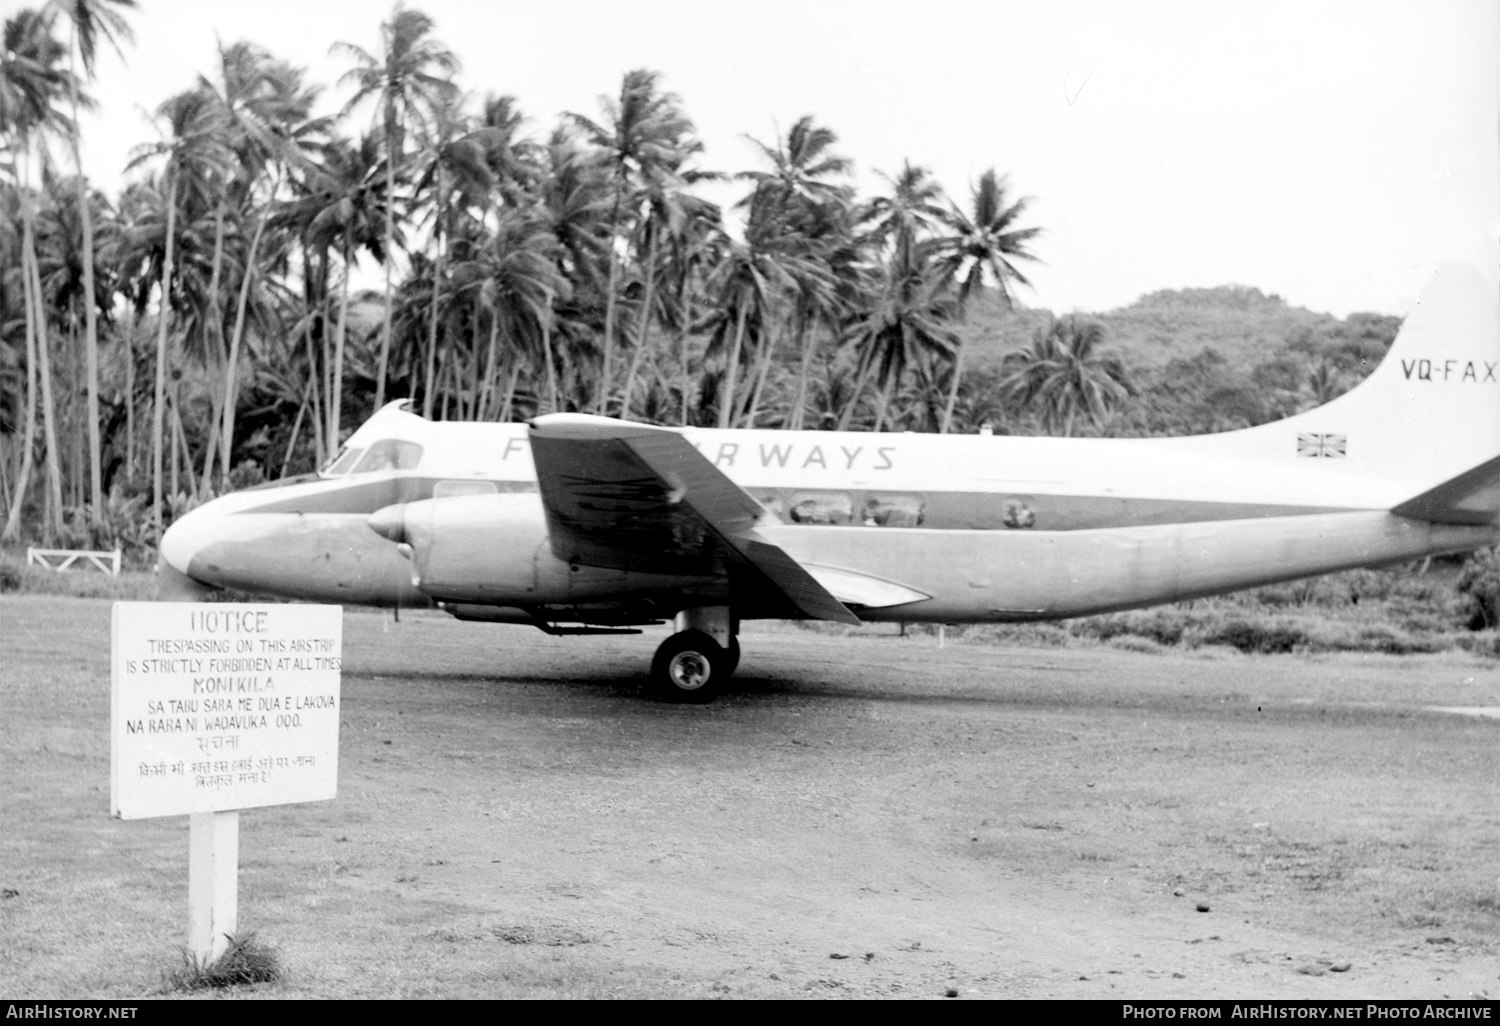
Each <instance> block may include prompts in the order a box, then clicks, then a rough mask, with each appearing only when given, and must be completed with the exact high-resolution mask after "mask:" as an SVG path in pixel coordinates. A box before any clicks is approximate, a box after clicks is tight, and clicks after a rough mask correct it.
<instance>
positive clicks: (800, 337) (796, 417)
mask: <svg viewBox="0 0 1500 1026" xmlns="http://www.w3.org/2000/svg"><path fill="white" fill-rule="evenodd" d="M810 327H811V325H809V324H808V318H807V317H806V316H805V315H799V316H798V319H797V351H798V352H799V353H801V356H802V358H801V360H800V361H799V362H798V365H797V398H795V399H794V400H792V417H791V425H790V426H791V429H792V430H793V431H801V430H802V421H803V420H804V417H805V411H806V407H807V379H808V376H809V375H810V374H811V373H812V357H813V352H814V350H815V348H816V343H814V345H808V344H807V336H808V334H809V328H810Z"/></svg>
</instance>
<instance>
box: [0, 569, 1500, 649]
mask: <svg viewBox="0 0 1500 1026" xmlns="http://www.w3.org/2000/svg"><path fill="white" fill-rule="evenodd" d="M1420 565H1421V564H1414V565H1413V566H1412V567H1406V568H1397V569H1388V570H1351V571H1347V572H1345V573H1341V574H1330V575H1327V576H1324V577H1315V578H1308V579H1306V580H1301V581H1293V582H1291V583H1288V584H1279V585H1274V586H1271V587H1266V588H1255V589H1250V590H1247V591H1243V592H1237V593H1235V594H1232V595H1225V596H1220V597H1217V598H1211V599H1199V600H1196V601H1192V602H1179V603H1175V604H1172V605H1165V606H1156V607H1154V608H1151V609H1141V610H1130V611H1128V612H1123V613H1110V614H1106V615H1103V616H1087V617H1079V618H1077V619H1074V620H1067V621H1061V622H1040V623H1025V624H967V625H959V626H956V627H950V628H948V629H947V630H946V634H947V636H948V637H950V638H952V639H953V640H955V641H961V642H964V643H968V644H987V645H1000V646H1012V647H1014V646H1022V647H1036V648H1064V647H1076V646H1088V645H1095V644H1107V645H1110V646H1112V647H1114V648H1118V649H1123V650H1126V651H1133V652H1155V651H1163V650H1169V649H1195V648H1202V647H1212V646H1223V647H1227V648H1234V649H1238V650H1239V651H1241V652H1246V653H1255V654H1261V655H1275V654H1284V653H1292V652H1300V653H1311V654H1317V653H1328V652H1378V653H1383V654H1386V655H1411V654H1415V653H1425V652H1446V651H1463V652H1469V653H1472V654H1474V655H1479V656H1495V657H1500V632H1497V631H1494V630H1481V631H1473V630H1468V629H1467V628H1466V627H1465V626H1464V623H1465V620H1466V619H1467V617H1468V615H1469V613H1468V610H1467V607H1466V605H1465V603H1464V601H1463V599H1462V597H1461V596H1460V595H1459V594H1458V592H1457V591H1456V590H1455V588H1454V580H1455V578H1456V576H1457V569H1456V568H1455V567H1451V566H1448V567H1443V568H1440V569H1438V570H1436V571H1434V572H1431V573H1426V572H1421V571H1420V570H1418V569H1416V567H1419V566H1420ZM8 591H13V592H21V593H25V594H33V595H67V596H71V597H74V598H105V599H112V600H115V601H138V602H149V601H153V600H155V598H156V575H155V574H154V573H153V572H150V571H140V570H125V571H122V572H121V573H120V575H119V576H118V577H111V576H109V575H108V574H103V573H98V572H96V571H93V570H74V571H69V572H67V573H58V572H57V571H55V570H49V569H46V568H44V567H38V566H31V565H27V564H26V563H25V562H24V561H23V557H21V556H20V555H19V554H17V553H13V552H9V553H8V552H3V551H0V592H8ZM215 598H216V599H219V600H221V601H238V602H264V601H267V600H266V599H265V598H263V597H260V596H255V595H250V594H246V593H240V592H222V593H216V594H215ZM805 626H807V627H808V628H809V629H812V630H814V631H818V632H826V633H834V634H842V633H848V632H849V630H850V628H843V627H839V626H837V625H832V624H806V625H805ZM864 629H865V628H853V630H854V631H855V632H859V631H861V630H864ZM906 630H907V631H909V632H912V633H916V634H919V635H931V634H934V633H936V631H937V628H936V627H934V626H929V625H918V624H913V625H909V626H908V627H907V628H906Z"/></svg>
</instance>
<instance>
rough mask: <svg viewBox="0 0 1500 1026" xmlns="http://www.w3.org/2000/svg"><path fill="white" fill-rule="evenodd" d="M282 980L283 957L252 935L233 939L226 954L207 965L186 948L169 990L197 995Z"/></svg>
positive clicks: (170, 978) (169, 979) (168, 978)
mask: <svg viewBox="0 0 1500 1026" xmlns="http://www.w3.org/2000/svg"><path fill="white" fill-rule="evenodd" d="M279 979H281V953H280V952H279V951H278V950H277V949H275V948H272V947H267V946H266V945H264V944H261V943H260V942H259V941H258V940H256V938H255V934H253V933H251V934H246V935H244V936H242V937H232V938H230V941H229V946H228V947H227V948H225V949H224V953H223V954H222V955H220V956H219V957H218V958H216V959H214V960H213V961H211V962H208V963H206V964H205V963H203V962H201V961H199V959H198V956H197V955H195V954H193V953H192V952H191V951H188V950H187V949H186V948H183V949H182V965H181V966H180V967H179V968H178V969H177V970H176V971H175V972H173V973H170V974H168V976H167V979H166V986H167V989H168V990H179V991H194V990H210V989H223V988H226V987H243V986H248V985H251V984H255V983H275V982H276V981H277V980H279Z"/></svg>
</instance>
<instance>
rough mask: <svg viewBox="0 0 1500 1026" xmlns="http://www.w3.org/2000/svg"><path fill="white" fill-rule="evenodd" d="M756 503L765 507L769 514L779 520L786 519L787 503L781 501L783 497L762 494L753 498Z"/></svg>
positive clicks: (772, 493)
mask: <svg viewBox="0 0 1500 1026" xmlns="http://www.w3.org/2000/svg"><path fill="white" fill-rule="evenodd" d="M752 498H754V499H755V501H756V502H758V503H760V504H761V506H763V507H764V508H765V510H766V512H767V513H770V514H772V515H773V516H775V517H776V519H778V520H782V519H785V517H786V503H785V502H782V501H781V496H780V495H777V494H775V493H774V492H760V493H759V494H757V495H754V496H752Z"/></svg>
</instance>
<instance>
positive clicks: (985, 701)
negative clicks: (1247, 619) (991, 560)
mask: <svg viewBox="0 0 1500 1026" xmlns="http://www.w3.org/2000/svg"><path fill="white" fill-rule="evenodd" d="M350 676H351V678H354V679H358V677H359V676H365V674H351V675H350ZM378 677H380V678H384V679H387V680H389V679H391V678H392V677H399V679H401V680H403V681H407V682H410V683H412V684H418V685H421V684H428V685H435V686H438V685H458V686H461V687H475V688H481V689H484V690H485V691H488V692H490V693H491V694H498V693H500V692H506V693H509V694H511V695H512V696H514V694H515V692H516V690H517V689H521V688H528V687H533V686H534V687H536V688H537V689H538V690H537V697H538V700H546V699H562V698H567V699H571V700H575V701H576V700H585V701H586V700H588V699H589V698H590V697H592V698H597V699H603V700H608V701H626V702H637V703H641V704H644V705H650V706H659V707H663V708H666V707H671V706H673V705H676V704H678V703H672V702H669V701H667V700H665V699H661V698H659V697H657V696H656V695H655V694H654V693H653V692H652V691H651V688H650V686H649V684H648V682H647V680H646V672H645V667H644V666H642V667H641V668H640V669H638V670H636V669H620V670H616V671H614V672H599V671H598V670H597V669H596V668H595V667H589V666H583V667H578V668H577V669H575V670H572V671H566V670H559V671H554V672H542V673H535V672H525V673H514V674H510V673H496V672H493V671H490V672H481V671H459V672H453V671H441V670H408V671H404V672H401V673H399V674H391V673H381V674H378ZM815 701H857V702H874V703H880V704H888V705H900V706H910V707H928V708H934V709H937V708H941V709H946V710H952V709H955V708H971V709H973V710H975V712H976V713H978V712H981V711H983V712H994V711H997V710H1008V711H1014V712H1051V713H1067V714H1080V715H1098V714H1126V715H1151V716H1170V717H1175V718H1181V719H1186V720H1210V721H1222V720H1241V719H1243V718H1245V717H1259V718H1263V719H1264V720H1266V721H1267V722H1270V721H1275V722H1280V723H1287V722H1296V721H1305V722H1317V723H1320V724H1324V725H1328V726H1332V725H1334V724H1337V723H1339V722H1341V721H1345V720H1350V721H1358V722H1368V720H1369V719H1371V718H1386V717H1407V716H1413V715H1420V712H1419V710H1416V709H1412V708H1407V707H1400V706H1393V707H1373V706H1369V705H1363V704H1361V705H1354V706H1351V705H1348V704H1346V703H1341V702H1338V701H1330V702H1295V703H1294V702H1288V701H1285V700H1280V701H1276V702H1274V703H1266V702H1262V703H1260V704H1257V703H1255V702H1254V701H1251V700H1248V699H1246V700H1242V701H1235V702H1227V703H1226V702H1224V701H1223V700H1222V699H1221V696H1220V695H1219V694H1218V693H1216V692H1210V691H1205V692H1204V693H1202V694H1201V695H1199V694H1193V693H1191V692H1137V693H1134V694H1132V695H1130V696H1129V697H1128V698H1127V697H1124V696H1121V695H1120V694H1119V693H1117V692H1111V691H1109V690H1106V689H1104V688H1099V689H1097V690H1095V689H1093V686H1092V685H1090V684H1088V683H1087V682H1082V681H1080V682H1077V683H1074V684H1070V685H1068V686H1066V687H1049V688H1045V689H1043V688H1038V687H1037V686H1036V685H1035V684H1027V685H1017V686H1016V687H1015V688H1014V689H1011V688H1008V687H1007V686H1006V685H1005V684H1003V683H1000V684H994V685H988V686H983V687H976V686H974V685H965V684H958V685H955V686H954V688H953V689H952V690H943V689H940V688H934V687H919V686H902V685H899V684H897V685H892V684H891V683H888V682H884V681H871V682H870V683H868V684H850V683H845V682H842V681H837V680H832V679H829V678H828V677H827V676H824V675H822V674H819V673H818V672H817V671H816V670H815V669H809V671H808V672H807V675H806V676H798V677H786V676H781V675H774V674H756V673H754V672H750V673H741V674H737V675H736V676H734V677H733V678H731V679H730V680H729V681H728V682H727V683H726V684H724V685H723V687H722V689H721V691H720V693H719V695H718V697H717V698H716V699H715V700H714V702H712V703H710V704H708V705H704V706H692V705H689V706H687V708H690V709H703V710H711V709H721V710H730V709H756V708H763V707H770V706H785V705H786V704H788V703H789V702H790V703H797V702H815Z"/></svg>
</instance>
